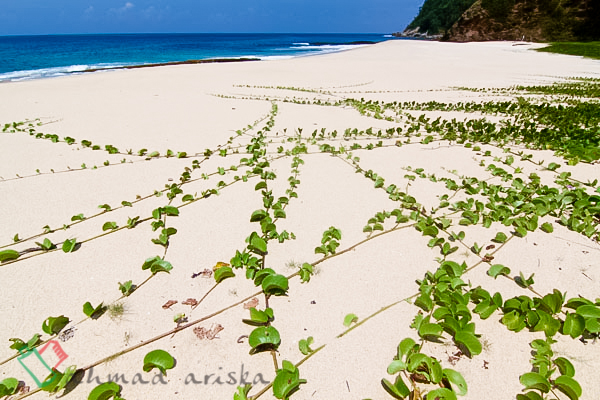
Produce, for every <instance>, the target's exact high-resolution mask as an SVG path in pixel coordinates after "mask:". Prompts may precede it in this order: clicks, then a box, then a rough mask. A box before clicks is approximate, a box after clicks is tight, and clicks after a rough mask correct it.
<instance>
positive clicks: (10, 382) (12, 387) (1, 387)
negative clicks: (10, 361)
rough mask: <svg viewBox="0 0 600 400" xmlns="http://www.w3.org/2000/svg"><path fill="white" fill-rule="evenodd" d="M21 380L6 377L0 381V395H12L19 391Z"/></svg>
mask: <svg viewBox="0 0 600 400" xmlns="http://www.w3.org/2000/svg"><path fill="white" fill-rule="evenodd" d="M18 388H19V380H18V379H15V378H6V379H4V380H3V381H2V382H0V397H2V396H11V395H13V394H15V393H16V392H17V389H18Z"/></svg>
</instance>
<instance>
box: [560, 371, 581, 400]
mask: <svg viewBox="0 0 600 400" xmlns="http://www.w3.org/2000/svg"><path fill="white" fill-rule="evenodd" d="M554 385H555V386H556V387H557V388H558V390H560V391H561V392H563V393H564V394H566V395H567V397H568V398H569V399H571V400H577V399H579V397H581V394H582V393H583V391H582V390H581V386H580V385H579V383H578V382H577V381H576V380H575V379H573V378H571V377H570V376H566V375H562V376H559V377H558V378H556V379H555V380H554Z"/></svg>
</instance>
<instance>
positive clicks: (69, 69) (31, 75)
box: [0, 64, 123, 82]
mask: <svg viewBox="0 0 600 400" xmlns="http://www.w3.org/2000/svg"><path fill="white" fill-rule="evenodd" d="M121 66H123V64H96V65H69V66H65V67H54V68H40V69H32V70H24V71H13V72H6V73H3V74H0V82H6V81H10V82H17V81H26V80H30V79H40V78H54V77H58V76H65V75H71V74H77V73H82V72H85V71H89V70H96V69H103V68H115V67H121Z"/></svg>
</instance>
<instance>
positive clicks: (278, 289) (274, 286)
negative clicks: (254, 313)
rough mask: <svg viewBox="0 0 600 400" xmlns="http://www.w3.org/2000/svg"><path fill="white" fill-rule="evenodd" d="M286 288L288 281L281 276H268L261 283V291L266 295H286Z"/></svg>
mask: <svg viewBox="0 0 600 400" xmlns="http://www.w3.org/2000/svg"><path fill="white" fill-rule="evenodd" d="M288 288H289V283H288V279H287V278H286V277H285V276H283V275H279V274H274V275H269V276H267V277H266V278H265V279H263V281H262V289H263V291H264V292H265V294H267V295H273V296H283V295H285V294H286V293H287V291H288Z"/></svg>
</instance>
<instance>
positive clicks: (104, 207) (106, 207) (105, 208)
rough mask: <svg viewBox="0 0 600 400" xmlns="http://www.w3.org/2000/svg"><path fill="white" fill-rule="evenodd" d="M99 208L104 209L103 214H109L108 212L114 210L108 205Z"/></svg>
mask: <svg viewBox="0 0 600 400" xmlns="http://www.w3.org/2000/svg"><path fill="white" fill-rule="evenodd" d="M98 208H102V209H104V211H103V212H107V211H110V210H112V208H111V207H110V206H109V205H108V204H101V205H99V206H98ZM80 215H81V214H80Z"/></svg>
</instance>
